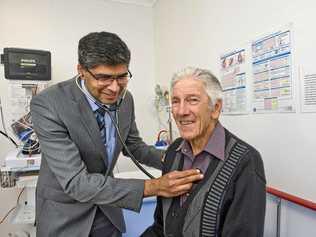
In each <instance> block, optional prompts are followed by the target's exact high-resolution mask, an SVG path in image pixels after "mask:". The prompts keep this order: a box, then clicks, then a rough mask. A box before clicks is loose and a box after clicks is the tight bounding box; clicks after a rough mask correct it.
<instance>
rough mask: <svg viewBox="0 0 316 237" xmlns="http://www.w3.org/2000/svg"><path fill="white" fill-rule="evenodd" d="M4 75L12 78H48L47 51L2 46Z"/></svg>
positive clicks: (48, 57)
mask: <svg viewBox="0 0 316 237" xmlns="http://www.w3.org/2000/svg"><path fill="white" fill-rule="evenodd" d="M3 52H4V72H5V73H4V74H5V75H4V76H5V78H7V79H13V80H47V81H48V80H50V79H51V54H50V52H49V51H44V50H32V49H20V48H4V50H3Z"/></svg>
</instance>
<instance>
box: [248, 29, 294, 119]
mask: <svg viewBox="0 0 316 237" xmlns="http://www.w3.org/2000/svg"><path fill="white" fill-rule="evenodd" d="M251 48H252V78H253V103H252V109H253V112H254V113H256V112H259V113H260V112H263V113H264V112H294V111H295V100H294V98H295V97H294V85H293V76H292V74H293V73H292V40H291V31H290V30H284V31H282V30H280V31H278V32H275V33H273V34H270V35H267V36H265V37H262V38H259V39H257V40H255V41H253V42H252V45H251Z"/></svg>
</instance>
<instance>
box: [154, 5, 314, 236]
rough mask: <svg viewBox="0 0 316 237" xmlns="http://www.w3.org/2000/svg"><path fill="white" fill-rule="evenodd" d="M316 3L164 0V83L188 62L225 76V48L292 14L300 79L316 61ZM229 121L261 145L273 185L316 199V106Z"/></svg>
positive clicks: (160, 12) (159, 34)
mask: <svg viewBox="0 0 316 237" xmlns="http://www.w3.org/2000/svg"><path fill="white" fill-rule="evenodd" d="M315 9H316V3H315V1H312V0H293V1H286V0H279V1H274V0H266V1H253V0H238V1H229V0H199V1H196V0H172V1H170V0H160V1H158V2H157V4H156V6H155V21H154V22H155V48H156V57H157V60H156V64H155V65H156V74H157V80H158V83H160V84H164V85H168V84H169V81H170V78H171V76H172V74H173V73H174V72H175V71H177V70H179V69H181V68H183V67H185V66H198V67H203V68H208V69H210V70H211V71H213V72H214V73H215V74H216V75H217V76H218V75H219V56H220V54H222V53H224V52H225V51H226V50H231V49H234V48H235V47H240V46H241V45H242V44H246V43H248V42H250V41H251V40H254V39H256V38H257V37H260V36H262V35H263V34H265V33H271V32H272V31H274V30H277V29H278V28H279V27H283V26H285V25H287V24H288V23H291V22H292V23H294V25H293V27H294V60H295V62H294V68H295V72H294V75H293V76H294V79H295V80H296V83H297V85H298V82H299V81H298V80H299V78H298V70H297V68H298V66H305V65H308V64H309V65H310V64H312V63H314V59H313V56H314V55H315V53H316V50H315V47H314V45H313V42H315V41H316V33H315V30H314V29H315V27H314V23H315V22H316V16H315V13H314V10H315ZM314 69H315V71H316V68H315V67H314ZM315 71H314V72H315ZM298 91H299V87H298V86H297V90H296V93H298ZM221 121H222V122H223V124H224V126H226V127H227V128H228V129H230V130H231V131H232V132H234V133H235V134H237V135H238V136H240V137H241V138H242V139H244V140H245V141H247V142H249V143H250V144H252V145H254V146H255V147H256V148H257V149H258V150H259V151H260V152H261V154H262V156H263V160H264V163H265V169H266V175H267V182H268V185H271V186H274V187H277V188H281V189H282V190H283V191H285V192H289V193H292V194H294V195H297V196H301V197H303V198H306V199H310V200H313V201H314V202H315V201H316V189H315V188H314V187H315V185H314V181H315V178H316V177H315V176H316V173H315V167H316V159H315V152H314V147H315V136H314V133H315V131H316V123H315V121H316V113H311V114H302V113H300V112H299V107H297V112H296V113H291V114H265V115H262V114H261V115H257V114H256V115H252V114H249V115H243V116H222V118H221ZM289 205H290V204H289ZM287 213H288V215H291V213H293V212H290V211H288V212H287ZM308 216H309V218H308V221H307V223H306V224H304V223H303V219H302V220H299V219H298V220H297V222H295V223H296V224H294V223H291V224H287V225H286V228H287V229H288V233H287V235H283V236H293V237H294V236H313V235H312V234H311V231H312V229H314V228H315V227H314V225H313V222H314V223H315V221H316V214H315V212H311V214H308ZM288 218H289V219H291V218H290V217H288ZM293 218H294V219H295V216H294V217H293ZM288 223H289V222H288ZM298 225H299V226H300V227H302V225H304V226H305V227H307V228H304V229H303V228H299V227H298ZM295 228H296V229H300V230H301V231H302V232H301V234H300V235H295V234H297V232H296V231H294V229H295ZM293 233H295V234H293Z"/></svg>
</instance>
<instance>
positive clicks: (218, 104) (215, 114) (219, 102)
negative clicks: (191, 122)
mask: <svg viewBox="0 0 316 237" xmlns="http://www.w3.org/2000/svg"><path fill="white" fill-rule="evenodd" d="M222 105H223V102H222V100H217V101H216V103H215V105H214V109H213V111H212V113H211V117H212V119H218V118H219V115H220V114H221V111H222Z"/></svg>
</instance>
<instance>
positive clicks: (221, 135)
mask: <svg viewBox="0 0 316 237" xmlns="http://www.w3.org/2000/svg"><path fill="white" fill-rule="evenodd" d="M176 151H181V152H182V153H184V154H187V153H192V149H191V146H190V144H189V142H187V141H186V140H183V141H182V142H181V144H180V145H179V146H178V147H177V149H176ZM203 151H206V152H208V153H210V154H212V155H214V156H215V157H217V158H218V159H220V160H224V159H225V129H224V127H223V126H222V124H221V123H220V122H217V124H216V126H215V128H214V130H213V132H212V134H211V137H210V138H209V140H208V142H207V144H206V146H205V147H204V149H203Z"/></svg>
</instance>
